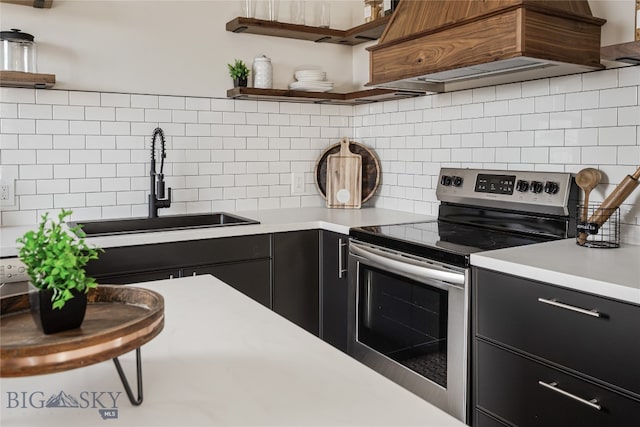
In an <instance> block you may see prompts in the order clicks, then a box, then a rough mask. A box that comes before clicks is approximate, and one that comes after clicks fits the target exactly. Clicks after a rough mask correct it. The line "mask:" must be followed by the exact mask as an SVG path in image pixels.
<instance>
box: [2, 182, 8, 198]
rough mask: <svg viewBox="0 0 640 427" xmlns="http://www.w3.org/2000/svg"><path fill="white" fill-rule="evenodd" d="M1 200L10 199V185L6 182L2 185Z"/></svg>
mask: <svg viewBox="0 0 640 427" xmlns="http://www.w3.org/2000/svg"><path fill="white" fill-rule="evenodd" d="M0 200H9V186H8V185H6V184H2V185H0Z"/></svg>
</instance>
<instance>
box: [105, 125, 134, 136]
mask: <svg viewBox="0 0 640 427" xmlns="http://www.w3.org/2000/svg"><path fill="white" fill-rule="evenodd" d="M100 133H101V134H102V135H131V124H130V123H129V122H100Z"/></svg>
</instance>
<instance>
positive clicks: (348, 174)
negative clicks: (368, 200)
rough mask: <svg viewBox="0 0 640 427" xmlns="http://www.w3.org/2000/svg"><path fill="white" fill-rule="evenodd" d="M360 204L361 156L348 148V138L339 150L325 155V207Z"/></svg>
mask: <svg viewBox="0 0 640 427" xmlns="http://www.w3.org/2000/svg"><path fill="white" fill-rule="evenodd" d="M361 204H362V156H361V155H359V154H354V153H352V152H351V150H349V138H342V141H340V152H339V153H337V154H330V155H329V157H327V207H328V208H352V209H359V208H360V206H361Z"/></svg>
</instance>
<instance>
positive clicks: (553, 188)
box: [544, 181, 560, 194]
mask: <svg viewBox="0 0 640 427" xmlns="http://www.w3.org/2000/svg"><path fill="white" fill-rule="evenodd" d="M558 190H560V186H559V185H558V183H557V182H553V181H547V182H546V183H545V184H544V192H545V193H547V194H556V193H557V192H558Z"/></svg>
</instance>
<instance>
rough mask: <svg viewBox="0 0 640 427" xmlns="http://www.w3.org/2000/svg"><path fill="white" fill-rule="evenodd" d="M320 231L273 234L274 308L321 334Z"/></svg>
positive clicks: (309, 329) (277, 311)
mask: <svg viewBox="0 0 640 427" xmlns="http://www.w3.org/2000/svg"><path fill="white" fill-rule="evenodd" d="M318 236H319V231H318V230H305V231H294V232H289V233H277V234H274V235H273V311H275V312H276V313H278V314H280V315H282V316H284V317H285V318H286V319H288V320H290V321H292V322H293V323H295V324H296V325H298V326H300V327H302V328H304V329H306V330H307V331H309V332H311V333H312V334H314V335H316V336H318V335H319V330H320V295H319V294H320V291H319V263H318V258H319V252H318V251H319V237H318Z"/></svg>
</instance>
